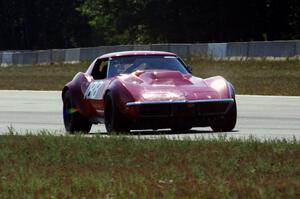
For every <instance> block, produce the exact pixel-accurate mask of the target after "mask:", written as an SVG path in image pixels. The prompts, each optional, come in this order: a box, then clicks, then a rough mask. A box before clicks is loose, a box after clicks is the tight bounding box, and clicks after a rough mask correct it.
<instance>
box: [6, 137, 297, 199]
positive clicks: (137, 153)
mask: <svg viewBox="0 0 300 199" xmlns="http://www.w3.org/2000/svg"><path fill="white" fill-rule="evenodd" d="M299 195H300V143H299V141H296V140H293V141H285V140H282V141H264V142H262V141H258V140H255V139H249V140H244V141H242V140H237V139H225V138H224V137H220V138H218V139H212V140H205V139H199V140H196V141H193V140H183V141H178V140H167V139H164V138H161V139H158V140H146V139H132V138H127V137H122V136H121V137H119V136H111V137H106V138H105V137H100V136H99V137H98V136H96V137H92V138H88V137H82V136H50V135H38V136H31V135H27V136H14V135H6V136H1V137H0V198H299Z"/></svg>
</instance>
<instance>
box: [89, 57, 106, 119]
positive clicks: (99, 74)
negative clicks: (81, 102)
mask: <svg viewBox="0 0 300 199" xmlns="http://www.w3.org/2000/svg"><path fill="white" fill-rule="evenodd" d="M108 67H109V60H108V59H103V60H97V61H96V62H95V64H94V67H93V70H92V73H91V74H90V78H91V81H90V83H89V85H88V87H87V89H86V90H85V92H84V99H85V100H87V101H88V102H89V103H90V104H91V105H92V107H93V108H94V109H95V110H96V113H97V115H96V116H95V117H101V118H103V117H104V99H103V97H104V94H105V91H106V88H107V87H108V85H109V83H110V81H111V79H107V71H108Z"/></svg>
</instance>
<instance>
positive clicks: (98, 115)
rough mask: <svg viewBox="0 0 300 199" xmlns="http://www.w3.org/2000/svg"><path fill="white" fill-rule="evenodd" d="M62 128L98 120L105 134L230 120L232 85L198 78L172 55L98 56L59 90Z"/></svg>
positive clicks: (223, 124)
mask: <svg viewBox="0 0 300 199" xmlns="http://www.w3.org/2000/svg"><path fill="white" fill-rule="evenodd" d="M62 99H63V119H64V124H65V128H66V131H68V132H71V133H72V132H75V131H80V132H85V133H87V132H89V131H90V129H91V126H92V124H97V123H104V124H105V127H106V130H107V132H108V133H110V132H128V131H130V130H138V129H162V128H171V129H172V130H174V131H186V130H189V129H191V128H192V127H205V126H210V127H211V128H212V129H213V130H214V131H231V130H232V129H233V128H234V127H235V124H236V117H237V111H236V101H235V92H234V88H233V86H232V85H231V84H230V83H229V82H228V81H226V80H225V79H224V78H223V77H220V76H216V77H211V78H207V79H201V78H198V77H195V76H192V75H191V67H188V66H187V65H185V63H184V62H183V61H182V60H181V59H180V58H179V57H178V56H176V55H175V54H173V53H169V52H160V51H127V52H116V53H110V54H105V55H102V56H101V57H98V58H97V59H95V60H94V61H93V62H92V64H91V65H90V66H89V68H88V69H87V71H86V72H79V73H78V74H77V75H76V76H75V77H74V78H73V80H72V81H70V82H69V83H67V84H66V85H65V87H64V88H63V90H62Z"/></svg>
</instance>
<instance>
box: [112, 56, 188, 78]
mask: <svg viewBox="0 0 300 199" xmlns="http://www.w3.org/2000/svg"><path fill="white" fill-rule="evenodd" d="M136 70H173V71H179V72H181V73H183V74H188V71H187V70H186V68H185V66H184V64H183V63H182V62H181V61H180V60H179V59H178V58H177V57H175V56H128V57H115V58H112V60H111V61H110V63H109V71H108V77H114V76H117V75H119V74H128V73H132V72H134V71H136Z"/></svg>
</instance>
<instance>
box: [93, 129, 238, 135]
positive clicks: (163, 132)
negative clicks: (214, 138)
mask: <svg viewBox="0 0 300 199" xmlns="http://www.w3.org/2000/svg"><path fill="white" fill-rule="evenodd" d="M235 132H239V131H238V130H233V131H230V132H214V131H212V130H206V129H203V130H200V129H191V130H188V131H172V130H143V131H139V130H135V131H131V132H126V133H119V135H135V136H136V135H153V136H157V135H186V134H202V135H205V134H210V135H219V134H220V135H221V134H223V133H235ZM99 133H100V134H103V135H108V134H107V133H106V132H95V133H90V134H91V135H99ZM112 135H116V134H112Z"/></svg>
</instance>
